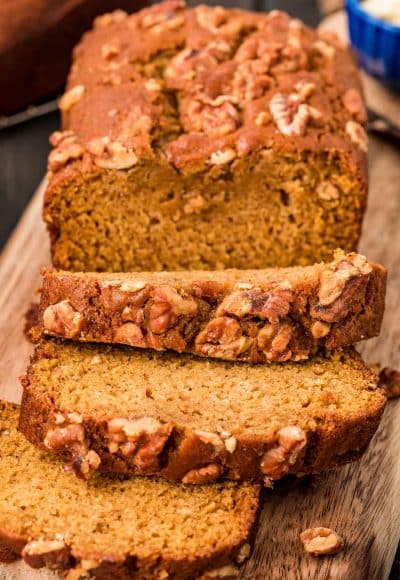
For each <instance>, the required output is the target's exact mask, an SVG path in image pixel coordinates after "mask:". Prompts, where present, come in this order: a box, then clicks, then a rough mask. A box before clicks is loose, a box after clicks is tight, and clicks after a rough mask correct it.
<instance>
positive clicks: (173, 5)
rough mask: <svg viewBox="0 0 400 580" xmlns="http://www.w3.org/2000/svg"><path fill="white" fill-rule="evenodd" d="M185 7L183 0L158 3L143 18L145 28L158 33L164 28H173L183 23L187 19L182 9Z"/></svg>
mask: <svg viewBox="0 0 400 580" xmlns="http://www.w3.org/2000/svg"><path fill="white" fill-rule="evenodd" d="M184 7H185V3H184V2H181V0H167V1H166V2H162V3H161V4H156V5H155V6H153V7H152V8H150V9H149V10H146V13H145V15H144V16H143V17H142V19H141V25H142V26H143V28H147V29H149V30H151V31H152V32H154V33H156V34H160V33H162V32H163V31H164V30H168V29H169V30H173V29H175V28H179V27H180V26H182V25H183V23H184V21H185V19H184V16H183V14H180V10H181V9H182V8H184Z"/></svg>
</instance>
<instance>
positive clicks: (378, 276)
mask: <svg viewBox="0 0 400 580" xmlns="http://www.w3.org/2000/svg"><path fill="white" fill-rule="evenodd" d="M42 273H43V288H42V294H41V303H40V312H39V323H40V330H42V331H44V333H46V334H49V335H53V336H60V337H62V338H73V339H75V340H80V341H89V342H90V341H95V342H104V343H120V344H128V345H131V346H137V347H142V348H154V349H157V350H165V349H173V350H175V351H178V352H191V353H195V354H199V355H203V356H208V357H216V358H221V359H225V360H242V361H249V362H258V363H263V362H269V361H280V362H281V361H286V360H302V359H305V358H307V357H308V356H309V355H310V353H312V352H315V350H316V349H317V347H318V346H323V347H325V348H327V349H329V350H332V349H337V348H341V347H343V346H348V345H350V344H354V343H355V342H358V341H359V340H362V339H365V338H369V337H372V336H376V335H377V334H378V332H379V328H380V325H381V321H382V315H383V310H384V302H385V285H386V270H385V269H384V268H383V267H382V266H379V265H377V264H373V263H371V262H368V261H367V260H366V259H365V258H364V257H363V256H360V255H358V254H349V255H347V256H346V255H345V254H344V253H343V252H340V251H338V252H336V254H335V258H334V260H333V261H332V262H331V263H327V264H324V263H321V264H316V265H314V266H309V267H303V268H301V267H297V268H286V269H283V268H280V269H279V268H276V269H273V268H271V269H268V270H259V271H257V270H228V271H225V272H224V271H216V272H176V273H174V272H163V273H159V274H154V273H146V272H141V273H140V272H139V273H132V274H97V273H80V274H76V273H69V272H57V271H55V270H50V271H49V270H43V272H42Z"/></svg>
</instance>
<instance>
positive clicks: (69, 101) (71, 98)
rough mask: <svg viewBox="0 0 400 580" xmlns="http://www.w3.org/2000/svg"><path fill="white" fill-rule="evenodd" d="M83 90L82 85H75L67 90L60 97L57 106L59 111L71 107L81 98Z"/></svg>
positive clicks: (67, 109)
mask: <svg viewBox="0 0 400 580" xmlns="http://www.w3.org/2000/svg"><path fill="white" fill-rule="evenodd" d="M84 92H85V87H84V86H83V85H76V86H75V87H73V88H72V89H70V90H69V91H67V92H66V93H65V94H64V95H63V96H62V97H61V99H60V102H59V103H58V104H59V107H60V109H61V111H63V112H66V111H69V110H70V109H72V107H73V106H74V105H75V104H76V103H77V102H78V101H80V100H81V98H82V97H83V94H84Z"/></svg>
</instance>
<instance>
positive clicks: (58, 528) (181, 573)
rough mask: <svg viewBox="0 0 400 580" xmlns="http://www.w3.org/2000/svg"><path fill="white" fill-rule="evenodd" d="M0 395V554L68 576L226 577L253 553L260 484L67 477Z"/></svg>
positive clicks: (141, 577) (147, 579) (8, 559)
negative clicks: (192, 484)
mask: <svg viewBox="0 0 400 580" xmlns="http://www.w3.org/2000/svg"><path fill="white" fill-rule="evenodd" d="M17 417H18V409H17V408H16V407H14V406H12V405H9V404H7V403H3V402H0V558H2V559H3V560H7V561H10V559H11V558H12V557H13V556H15V557H16V556H20V555H21V556H22V557H23V558H24V560H25V561H26V562H27V563H28V564H29V565H31V566H32V567H34V568H39V567H42V566H49V567H50V568H54V569H69V568H72V569H75V570H74V572H75V571H76V575H71V576H68V578H71V579H72V578H74V579H78V578H87V577H89V575H90V577H95V578H103V579H111V578H121V579H123V578H135V579H146V580H150V579H152V580H155V579H159V580H161V579H166V578H169V579H178V578H179V579H181V578H182V579H183V578H185V579H193V578H198V577H201V578H222V577H226V576H231V575H233V573H234V572H235V569H234V568H233V567H232V565H231V562H233V561H235V560H236V561H243V559H244V558H245V556H246V555H248V554H249V545H248V544H247V543H246V542H247V540H248V537H249V534H250V532H251V528H252V526H253V523H254V521H255V517H256V513H257V508H258V496H259V488H258V486H255V485H251V484H236V483H227V484H214V485H209V486H198V487H196V488H189V487H188V486H184V485H182V484H171V483H169V482H167V481H164V480H160V479H155V478H153V479H144V478H131V479H129V480H123V479H121V478H116V477H114V478H111V477H101V476H100V475H95V476H93V478H91V479H90V481H89V482H87V483H86V482H82V481H80V480H78V479H77V478H75V477H70V475H69V474H67V473H65V472H64V471H63V470H62V469H61V468H60V467H61V466H60V464H59V462H58V461H57V459H56V458H54V457H51V456H50V455H48V454H45V453H43V452H42V451H39V450H37V449H35V448H34V447H32V446H31V445H30V444H29V443H28V442H27V441H26V440H25V438H24V437H23V436H22V435H21V434H20V433H18V432H17V429H16V427H17Z"/></svg>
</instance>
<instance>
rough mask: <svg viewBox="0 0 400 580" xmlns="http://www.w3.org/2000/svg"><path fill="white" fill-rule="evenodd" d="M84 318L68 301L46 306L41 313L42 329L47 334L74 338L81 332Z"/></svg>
mask: <svg viewBox="0 0 400 580" xmlns="http://www.w3.org/2000/svg"><path fill="white" fill-rule="evenodd" d="M83 322H84V317H83V316H82V314H81V313H80V312H78V311H76V310H75V309H74V308H73V307H72V306H71V303H70V301H69V300H62V301H61V302H57V304H52V305H51V306H48V307H47V308H46V310H45V311H44V313H43V327H44V332H45V333H47V334H55V335H59V336H62V337H64V338H74V337H76V336H78V334H79V333H80V332H81V330H82V326H83Z"/></svg>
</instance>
